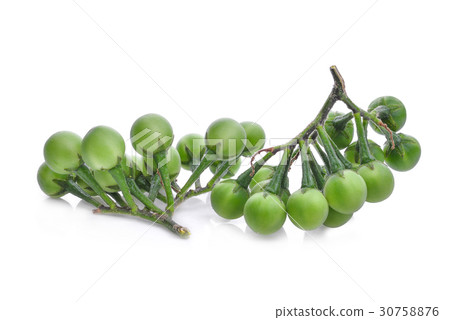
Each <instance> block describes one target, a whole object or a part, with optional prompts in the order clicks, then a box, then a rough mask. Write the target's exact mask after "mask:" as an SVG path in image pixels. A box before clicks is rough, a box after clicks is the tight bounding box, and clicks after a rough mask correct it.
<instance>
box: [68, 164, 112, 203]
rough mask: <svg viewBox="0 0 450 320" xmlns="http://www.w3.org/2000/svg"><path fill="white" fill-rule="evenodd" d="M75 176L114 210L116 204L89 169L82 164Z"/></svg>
mask: <svg viewBox="0 0 450 320" xmlns="http://www.w3.org/2000/svg"><path fill="white" fill-rule="evenodd" d="M75 175H77V176H78V177H80V179H81V180H83V181H84V182H86V184H87V185H88V186H89V187H91V189H92V190H93V191H94V192H95V193H96V194H98V195H99V196H100V198H102V200H103V201H105V203H106V204H107V205H108V206H109V207H110V208H111V209H114V208H115V207H116V204H115V203H114V201H113V200H112V199H111V198H110V197H109V196H108V195H107V194H106V192H105V191H104V190H103V189H102V187H101V186H100V185H99V184H98V182H97V181H96V180H95V178H94V176H93V175H92V173H91V171H90V170H89V168H88V167H87V166H86V165H85V164H82V165H81V166H80V167H79V168H78V169H77V170H75Z"/></svg>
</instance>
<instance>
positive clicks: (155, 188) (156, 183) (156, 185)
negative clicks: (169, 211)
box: [148, 174, 161, 201]
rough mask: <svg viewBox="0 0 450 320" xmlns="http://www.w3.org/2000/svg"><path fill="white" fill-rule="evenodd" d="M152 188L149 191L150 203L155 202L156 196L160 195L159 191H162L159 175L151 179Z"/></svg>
mask: <svg viewBox="0 0 450 320" xmlns="http://www.w3.org/2000/svg"><path fill="white" fill-rule="evenodd" d="M149 182H150V188H149V190H148V198H149V199H150V201H155V199H156V196H157V195H158V193H159V190H161V179H160V178H159V176H158V175H157V174H154V175H153V176H151V178H150V181H149Z"/></svg>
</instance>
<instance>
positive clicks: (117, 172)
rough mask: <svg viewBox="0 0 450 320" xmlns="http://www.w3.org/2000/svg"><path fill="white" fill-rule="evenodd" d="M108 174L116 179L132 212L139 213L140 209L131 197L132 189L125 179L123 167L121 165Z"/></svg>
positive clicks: (110, 170)
mask: <svg viewBox="0 0 450 320" xmlns="http://www.w3.org/2000/svg"><path fill="white" fill-rule="evenodd" d="M108 172H109V173H110V174H111V176H112V177H113V178H114V180H116V182H117V185H118V186H119V188H120V190H121V191H122V194H123V197H124V198H125V201H126V202H127V203H128V206H129V207H130V208H131V211H133V212H135V211H137V209H138V207H137V205H136V203H134V200H133V197H132V196H131V192H130V188H129V187H128V184H127V179H126V178H125V174H124V173H123V170H122V165H121V164H120V163H119V164H118V165H117V166H115V167H114V168H112V169H109V170H108ZM133 181H134V180H133Z"/></svg>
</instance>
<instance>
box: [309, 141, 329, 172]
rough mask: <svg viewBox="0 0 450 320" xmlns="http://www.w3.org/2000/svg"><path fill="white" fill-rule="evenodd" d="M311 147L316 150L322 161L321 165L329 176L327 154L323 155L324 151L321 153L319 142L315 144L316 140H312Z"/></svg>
mask: <svg viewBox="0 0 450 320" xmlns="http://www.w3.org/2000/svg"><path fill="white" fill-rule="evenodd" d="M313 145H314V149H316V151H317V153H318V154H319V157H320V159H322V161H323V164H324V165H325V170H326V171H327V173H328V174H330V173H331V167H330V160H329V159H328V156H327V154H326V153H325V151H323V149H322V147H321V146H320V144H319V142H317V139H315V140H314V142H313Z"/></svg>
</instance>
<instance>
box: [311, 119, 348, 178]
mask: <svg viewBox="0 0 450 320" xmlns="http://www.w3.org/2000/svg"><path fill="white" fill-rule="evenodd" d="M317 132H318V133H319V137H320V140H322V144H323V146H324V148H325V152H326V153H327V156H328V159H329V160H330V171H331V173H332V174H333V173H336V172H338V171H341V170H344V169H345V167H344V165H343V164H342V162H341V161H340V160H339V158H338V157H337V155H336V152H335V151H334V148H333V146H332V144H331V139H330V137H329V136H328V134H327V132H326V131H325V129H324V128H323V127H322V126H321V125H319V126H317Z"/></svg>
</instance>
